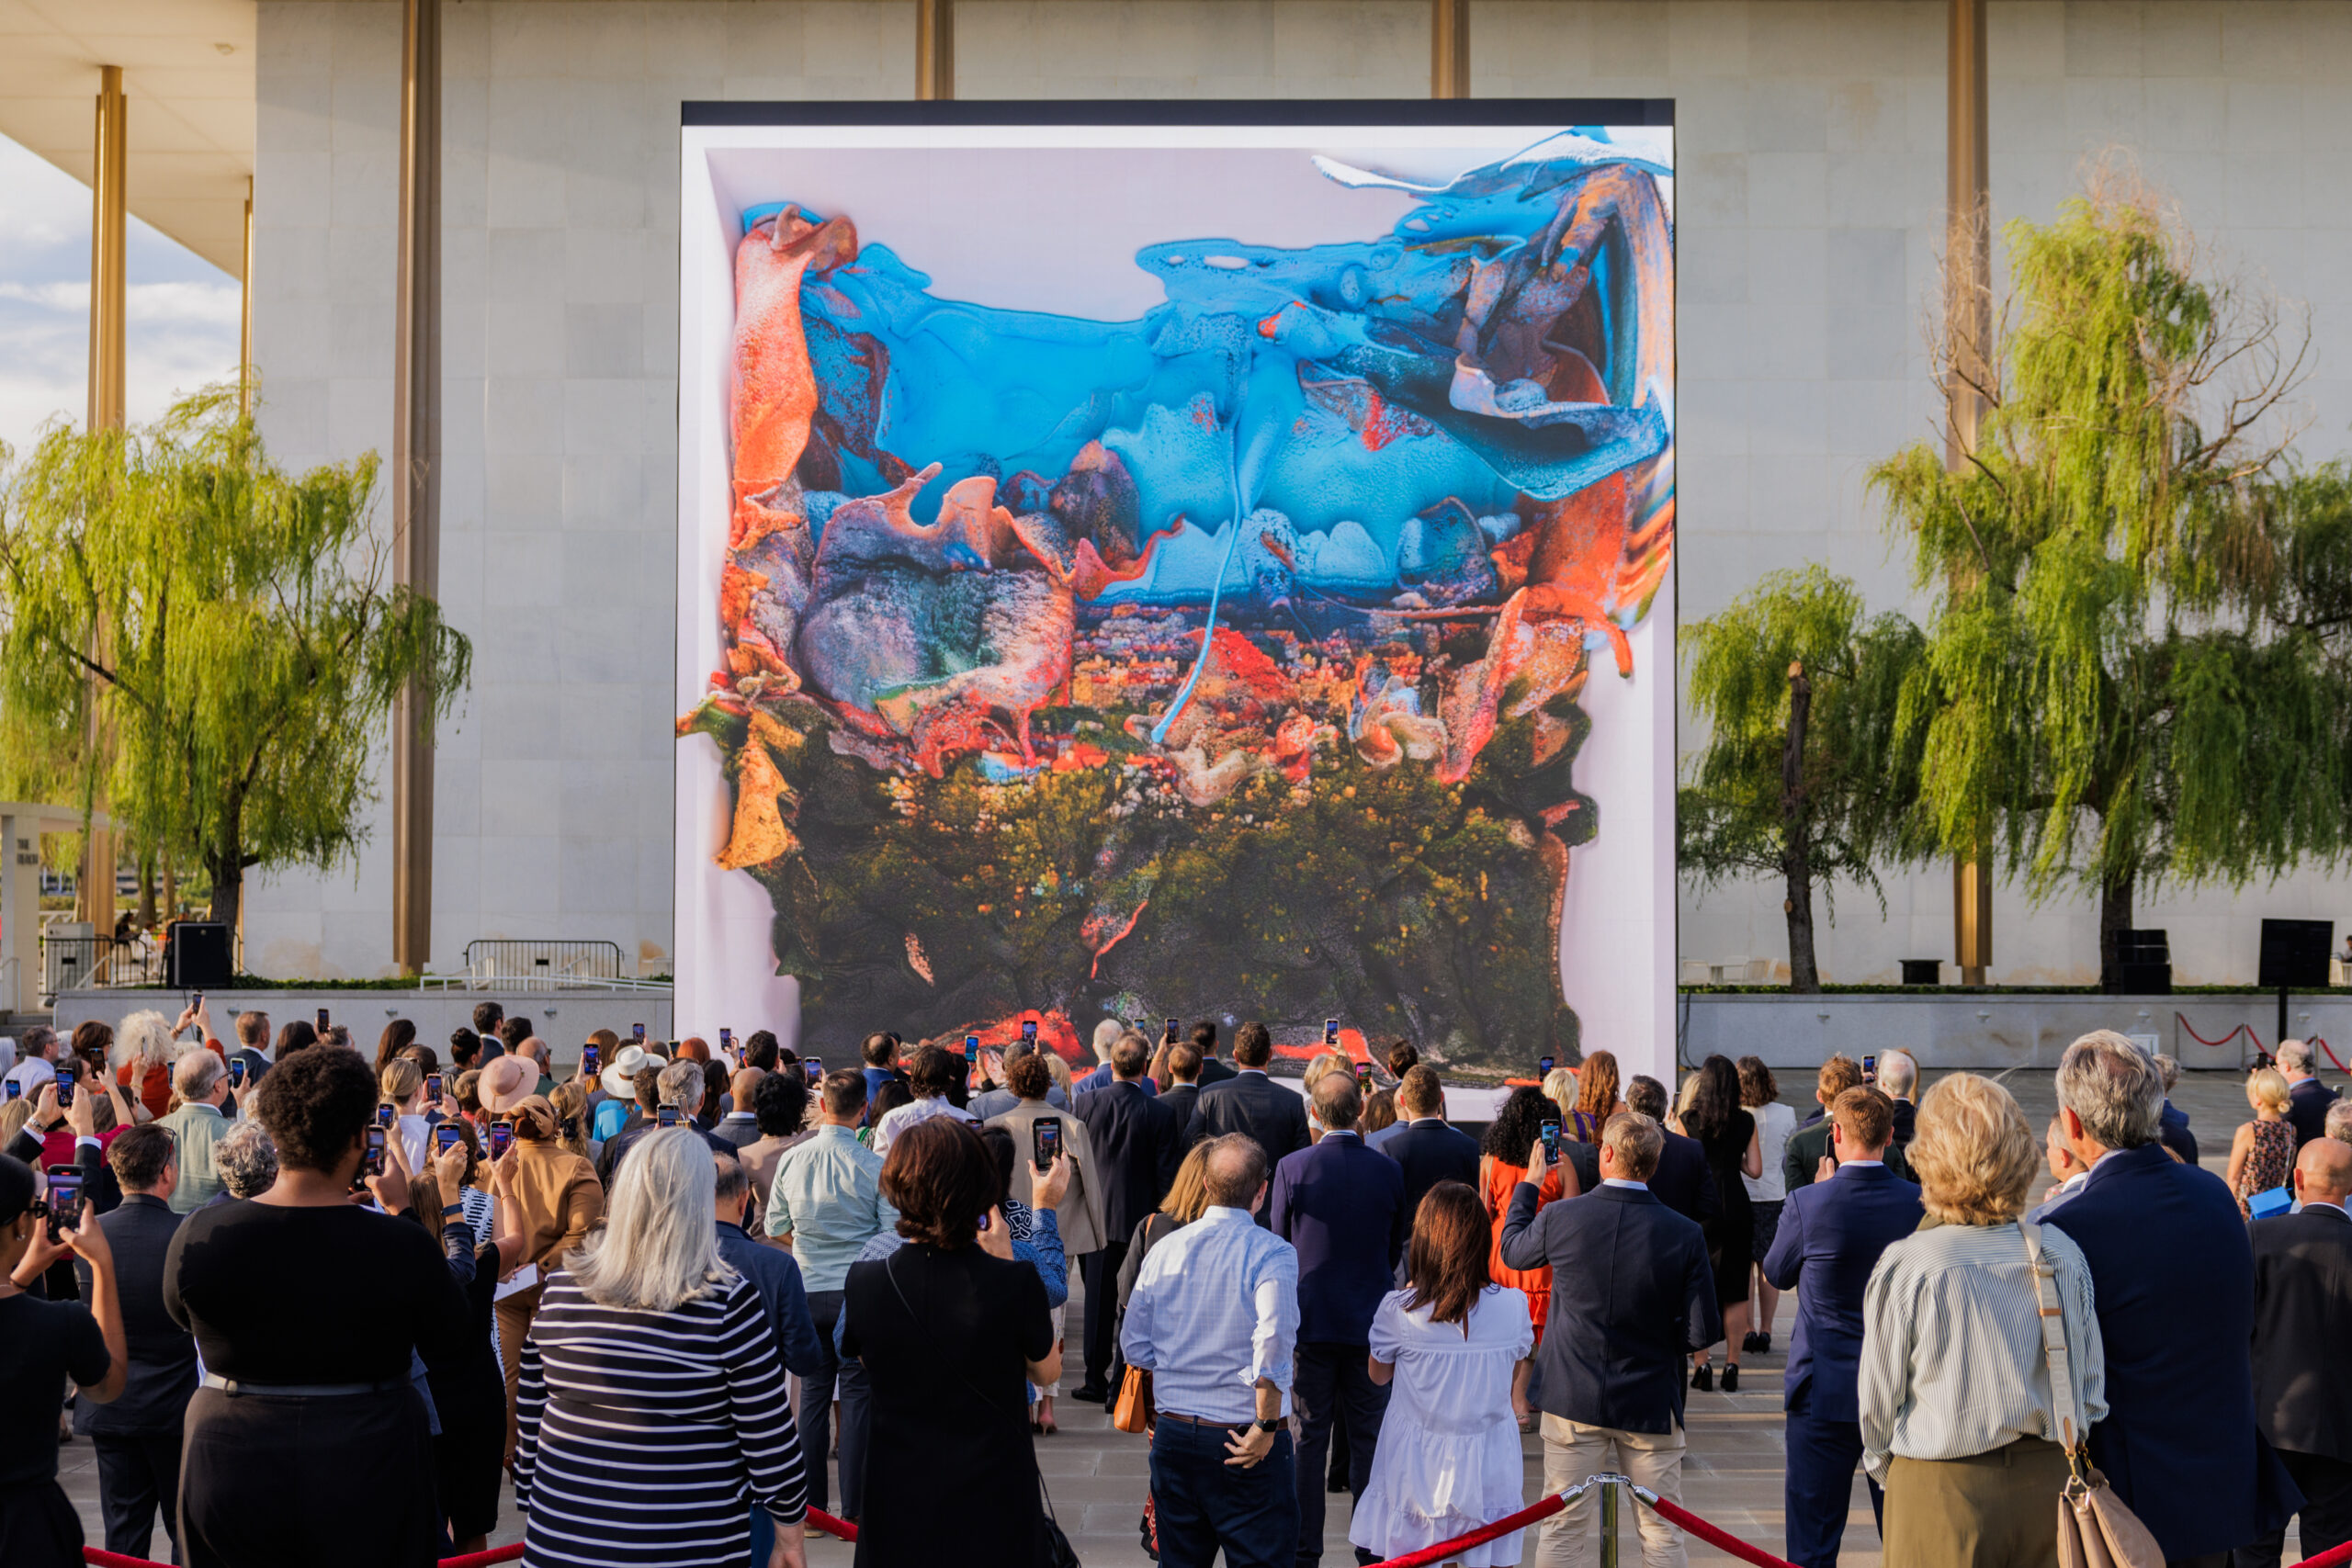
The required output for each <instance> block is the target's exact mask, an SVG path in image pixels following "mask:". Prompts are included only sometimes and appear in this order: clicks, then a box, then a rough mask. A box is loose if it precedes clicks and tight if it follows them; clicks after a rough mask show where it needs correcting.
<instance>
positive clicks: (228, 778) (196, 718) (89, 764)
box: [0, 388, 471, 923]
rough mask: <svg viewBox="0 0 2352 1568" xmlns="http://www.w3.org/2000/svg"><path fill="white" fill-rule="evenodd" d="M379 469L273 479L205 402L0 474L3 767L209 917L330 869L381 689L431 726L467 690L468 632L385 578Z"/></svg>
mask: <svg viewBox="0 0 2352 1568" xmlns="http://www.w3.org/2000/svg"><path fill="white" fill-rule="evenodd" d="M376 470H377V460H376V457H375V456H374V454H372V453H369V454H367V455H364V456H362V457H359V458H357V459H356V460H355V461H352V462H349V463H339V464H328V465H324V466H322V467H320V468H313V469H311V470H310V471H309V472H307V473H302V474H289V473H288V472H286V471H284V470H283V469H281V468H277V466H275V465H274V464H272V463H271V462H270V460H269V458H268V457H267V455H266V453H265V452H264V450H263V447H262V443H261V440H260V437H259V436H258V435H257V434H255V432H254V426H253V423H252V421H251V420H250V419H248V418H246V417H243V416H242V415H240V414H239V412H237V400H236V394H235V391H234V389H225V388H224V389H216V390H212V391H208V392H205V393H203V394H200V395H199V396H198V397H195V398H192V399H189V400H186V401H184V402H182V403H180V404H178V405H177V406H176V407H175V408H173V409H172V410H171V412H169V413H167V414H165V415H164V417H163V418H162V419H161V420H159V421H157V422H156V423H153V424H152V425H148V426H145V427H143V428H137V429H132V430H127V431H120V432H100V433H96V434H86V435H85V434H79V433H77V432H75V431H73V430H71V429H68V428H64V427H62V426H58V427H52V428H51V430H50V431H48V432H47V433H46V434H44V435H43V436H42V437H41V439H40V443H39V445H38V446H35V447H34V448H33V450H32V451H31V452H30V453H29V454H28V455H27V456H26V457H25V458H24V459H23V460H22V461H21V462H13V461H12V462H9V463H7V464H6V468H5V471H4V472H0V749H6V750H10V751H12V752H14V753H15V754H16V756H17V761H16V762H15V763H14V764H12V766H13V768H14V769H15V771H17V772H18V773H22V774H27V775H32V776H40V775H43V774H45V775H46V776H47V777H48V778H50V779H51V780H52V781H55V782H59V783H62V784H65V786H66V787H68V788H69V789H71V790H72V791H74V792H75V793H76V794H77V795H78V797H79V800H80V803H81V804H82V805H83V807H84V809H85V812H86V811H87V810H88V809H90V808H91V807H92V805H93V804H94V803H95V802H96V801H98V800H100V799H103V800H104V801H105V802H106V808H107V811H108V812H109V813H110V814H111V815H112V817H113V819H114V821H115V824H116V830H117V833H118V835H119V837H121V838H122V839H124V840H127V842H128V844H129V845H130V847H131V848H132V849H133V850H135V851H137V852H141V853H146V852H162V853H165V854H169V855H172V856H174V857H175V858H176V859H177V860H179V861H180V863H197V864H200V865H201V866H202V867H203V868H204V869H205V871H206V872H207V873H208V874H209V876H210V879H211V884H212V917H213V919H218V920H227V921H230V922H232V923H233V922H234V921H235V919H236V918H237V909H238V905H239V902H240V900H241V898H242V897H243V879H244V874H245V872H246V871H247V870H248V869H250V868H252V867H255V866H260V867H265V868H272V867H278V866H291V865H311V866H317V867H320V868H322V869H323V868H326V867H329V866H332V865H334V863H337V862H338V861H340V860H343V859H345V857H347V856H349V855H350V854H351V853H352V852H354V851H355V850H356V846H357V845H358V843H359V842H360V840H362V838H363V837H364V836H365V832H366V824H365V822H364V821H363V814H364V812H365V810H366V807H368V804H369V803H370V802H371V801H372V800H373V799H374V798H375V790H374V784H373V782H372V781H373V776H374V772H375V769H374V766H373V763H374V755H375V752H376V750H377V746H378V743H379V741H380V740H381V739H382V737H383V735H384V732H385V731H384V725H385V721H386V718H387V716H388V715H389V714H390V712H391V707H392V700H393V697H394V696H395V694H398V693H399V692H400V691H401V689H402V687H403V686H404V685H405V684H406V683H407V682H409V681H411V680H412V679H413V680H415V681H417V682H420V683H421V686H422V688H423V690H424V692H425V694H426V696H427V700H426V702H425V703H424V704H423V705H422V709H423V712H424V719H423V720H422V722H424V723H426V724H433V723H435V722H437V721H438V720H439V719H440V718H441V717H443V716H446V715H447V713H448V711H449V707H450V705H451V704H452V703H453V702H454V700H455V698H456V695H457V694H458V692H459V691H460V690H461V689H462V688H463V687H464V685H465V682H466V680H467V676H468V671H469V664H470V660H471V649H470V647H469V644H468V643H467V640H466V639H465V637H462V636H460V635H459V634H458V633H457V632H456V631H454V630H452V629H451V628H450V627H448V626H446V625H445V624H444V623H443V622H442V620H441V618H440V615H439V613H438V611H437V610H436V608H435V605H434V604H432V602H431V601H430V600H427V599H424V598H422V597H420V596H418V595H416V594H414V593H413V592H410V591H409V590H408V589H407V588H405V587H397V586H391V585H390V584H389V583H388V581H387V575H388V573H387V564H388V562H387V556H386V550H385V542H384V541H383V540H382V539H381V538H380V537H379V536H378V534H377V532H376V529H375V527H374V525H373V523H372V516H371V510H372V509H371V506H370V502H371V499H372V497H373V494H374V490H375V481H376Z"/></svg>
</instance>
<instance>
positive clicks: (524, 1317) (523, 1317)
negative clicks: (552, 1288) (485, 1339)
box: [491, 1285, 547, 1470]
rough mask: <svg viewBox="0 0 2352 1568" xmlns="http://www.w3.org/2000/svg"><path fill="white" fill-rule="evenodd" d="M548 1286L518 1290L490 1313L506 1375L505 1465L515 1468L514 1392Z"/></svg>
mask: <svg viewBox="0 0 2352 1568" xmlns="http://www.w3.org/2000/svg"><path fill="white" fill-rule="evenodd" d="M546 1290H547V1287H546V1286H545V1285H533V1286H531V1287H530V1288H529V1289H528V1290H522V1291H517V1292H515V1293H514V1294H513V1295H511V1296H508V1297H506V1298H505V1299H504V1300H503V1301H501V1302H499V1303H496V1304H494V1305H493V1306H492V1308H491V1315H492V1316H493V1317H494V1318H496V1319H497V1320H498V1359H499V1362H500V1366H499V1370H500V1371H503V1372H504V1373H505V1374H506V1468H507V1469H509V1470H513V1469H514V1468H515V1435H516V1428H515V1392H516V1390H518V1389H520V1388H521V1387H522V1384H523V1341H524V1340H525V1339H526V1338H527V1337H529V1335H530V1332H531V1320H532V1319H533V1318H535V1317H537V1315H538V1313H539V1297H540V1296H541V1295H542V1294H543V1293H545V1292H546Z"/></svg>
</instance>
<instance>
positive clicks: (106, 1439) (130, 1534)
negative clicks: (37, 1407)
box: [90, 1431, 180, 1562]
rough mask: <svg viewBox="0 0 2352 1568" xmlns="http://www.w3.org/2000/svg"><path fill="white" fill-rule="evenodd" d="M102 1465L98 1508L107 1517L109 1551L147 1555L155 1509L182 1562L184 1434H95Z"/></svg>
mask: <svg viewBox="0 0 2352 1568" xmlns="http://www.w3.org/2000/svg"><path fill="white" fill-rule="evenodd" d="M90 1447H91V1449H92V1450H93V1451H94V1452H95V1453H96V1456H97V1461H98V1510H99V1512H100V1513H102V1514H103V1515H104V1516H105V1517H106V1521H107V1551H119V1552H121V1553H122V1554H123V1555H124V1556H125V1557H145V1556H146V1555H147V1546H148V1543H149V1542H150V1541H151V1540H153V1539H154V1534H155V1510H156V1508H157V1507H159V1506H160V1507H161V1508H162V1509H163V1510H164V1535H165V1536H166V1537H167V1538H169V1539H170V1540H171V1542H172V1545H173V1549H174V1556H173V1561H174V1562H177V1561H178V1555H177V1551H178V1546H179V1539H180V1526H179V1495H180V1435H179V1433H178V1432H176V1431H166V1432H126V1433H122V1434H120V1435H115V1434H105V1435H97V1434H94V1435H93V1436H92V1437H91V1438H90Z"/></svg>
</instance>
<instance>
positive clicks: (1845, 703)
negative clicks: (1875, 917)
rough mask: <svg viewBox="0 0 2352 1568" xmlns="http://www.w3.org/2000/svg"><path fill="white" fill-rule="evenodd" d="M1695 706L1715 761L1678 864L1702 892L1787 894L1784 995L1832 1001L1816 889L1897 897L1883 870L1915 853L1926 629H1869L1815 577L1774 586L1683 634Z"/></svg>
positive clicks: (1702, 763)
mask: <svg viewBox="0 0 2352 1568" xmlns="http://www.w3.org/2000/svg"><path fill="white" fill-rule="evenodd" d="M1680 646H1681V660H1682V666H1683V669H1684V671H1686V673H1687V677H1688V681H1689V690H1690V696H1691V707H1692V708H1693V709H1694V710H1696V711H1697V712H1698V713H1699V714H1700V715H1701V716H1702V717H1704V718H1705V719H1706V720H1707V722H1708V727H1709V728H1708V737H1707V743H1706V745H1705V747H1704V748H1703V749H1702V750H1701V751H1700V752H1699V753H1698V755H1697V757H1696V758H1695V759H1694V760H1693V761H1691V764H1690V766H1689V768H1688V770H1687V776H1688V779H1689V783H1688V784H1685V786H1684V787H1683V788H1682V789H1681V790H1680V791H1679V792H1678V795H1677V799H1676V810H1675V819H1676V826H1677V834H1678V844H1677V860H1678V862H1679V864H1680V865H1681V867H1682V869H1683V870H1684V871H1686V872H1689V873H1691V874H1694V875H1695V876H1697V877H1698V879H1699V880H1700V881H1701V883H1702V884H1704V885H1713V884H1718V883H1721V882H1724V881H1726V880H1729V879H1730V878H1733V877H1739V876H1751V875H1758V874H1761V875H1767V876H1773V877H1777V878H1779V879H1780V881H1781V885H1782V889H1783V891H1782V897H1781V914H1782V916H1783V918H1784V919H1786V921H1787V923H1788V933H1789V986H1790V988H1791V989H1792V990H1798V991H1817V990H1819V989H1820V988H1821V971H1820V965H1819V964H1818V962H1817V960H1816V959H1815V953H1814V921H1813V897H1814V890H1815V887H1816V886H1818V887H1819V888H1820V889H1821V891H1822V893H1823V896H1824V897H1825V899H1826V900H1828V901H1829V904H1830V918H1831V919H1832V920H1833V921H1834V920H1835V919H1836V918H1837V909H1836V903H1835V898H1834V894H1833V891H1832V889H1833V887H1834V879H1836V878H1838V877H1846V878H1849V879H1850V880H1852V881H1855V882H1859V883H1860V884H1861V885H1862V886H1864V887H1866V888H1868V889H1869V890H1870V892H1871V895H1872V896H1873V897H1876V898H1877V899H1878V901H1879V908H1880V909H1881V911H1882V912H1883V911H1884V909H1885V907H1886V897H1885V893H1884V891H1883V889H1882V888H1881V886H1880V885H1879V880H1878V873H1877V870H1876V866H1877V864H1878V863H1881V862H1883V861H1884V860H1887V859H1890V858H1902V856H1903V855H1904V854H1905V828H1906V824H1907V822H1908V821H1909V812H1910V809H1911V805H1912V801H1913V799H1914V796H1915V795H1916V792H1917V775H1918V759H1917V755H1916V752H1915V751H1912V750H1906V749H1905V737H1904V736H1903V734H1902V732H1901V731H1900V729H1899V727H1898V726H1897V724H1896V715H1897V713H1898V712H1899V710H1900V706H1901V702H1902V695H1903V690H1904V687H1905V682H1907V681H1910V680H1912V679H1913V678H1914V676H1915V674H1916V672H1917V670H1918V666H1919V658H1920V651H1921V637H1920V635H1919V631H1918V628H1917V627H1916V626H1913V625H1912V624H1911V623H1910V622H1908V621H1906V620H1905V619H1904V618H1903V617H1901V616H1900V615H1879V616H1877V617H1874V618H1872V617H1870V616H1867V615H1865V613H1864V609H1863V604H1862V596H1861V594H1860V592H1859V591H1858V590H1857V589H1856V588H1855V587H1854V585H1853V584H1852V583H1851V582H1849V581H1847V580H1846V579H1844V578H1841V577H1835V576H1832V575H1831V574H1830V573H1829V572H1827V571H1826V570H1823V569H1822V568H1820V567H1818V566H1814V567H1807V568H1804V570H1798V571H1782V572H1774V573H1772V574H1771V575H1770V576H1768V577H1766V578H1765V579H1763V581H1760V582H1758V584H1757V586H1756V587H1755V589H1754V590H1752V591H1751V592H1748V593H1747V594H1746V595H1745V596H1743V597H1742V598H1740V599H1739V600H1737V601H1736V602H1735V603H1733V604H1731V605H1730V606H1729V607H1728V608H1726V609H1724V611H1723V612H1722V613H1720V614H1718V615H1712V616H1709V617H1708V618H1706V619H1704V620H1701V621H1694V622H1691V624H1689V625H1687V626H1684V627H1683V628H1682V631H1681V636H1680Z"/></svg>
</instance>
